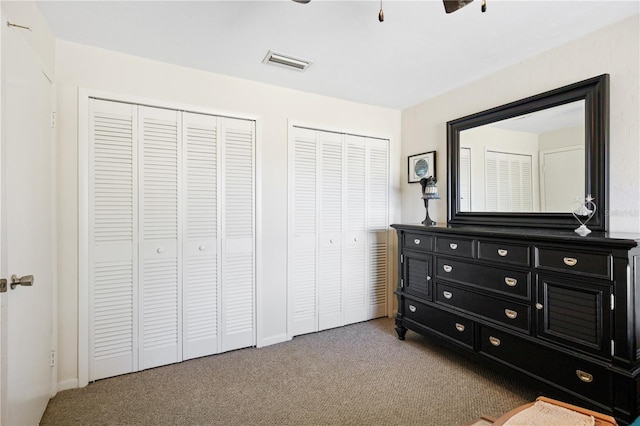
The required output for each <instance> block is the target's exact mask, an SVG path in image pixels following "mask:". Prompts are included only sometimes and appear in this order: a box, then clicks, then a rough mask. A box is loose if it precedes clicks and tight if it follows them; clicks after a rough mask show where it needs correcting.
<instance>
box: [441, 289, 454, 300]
mask: <svg viewBox="0 0 640 426" xmlns="http://www.w3.org/2000/svg"><path fill="white" fill-rule="evenodd" d="M442 295H443V296H444V298H445V299H451V298H452V297H453V293H451V292H450V291H443V292H442Z"/></svg>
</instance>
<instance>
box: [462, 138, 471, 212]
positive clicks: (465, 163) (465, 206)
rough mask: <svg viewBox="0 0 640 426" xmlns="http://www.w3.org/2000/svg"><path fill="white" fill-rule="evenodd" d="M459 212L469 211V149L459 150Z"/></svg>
mask: <svg viewBox="0 0 640 426" xmlns="http://www.w3.org/2000/svg"><path fill="white" fill-rule="evenodd" d="M460 211H462V212H468V211H471V148H460Z"/></svg>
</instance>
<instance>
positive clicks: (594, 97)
mask: <svg viewBox="0 0 640 426" xmlns="http://www.w3.org/2000/svg"><path fill="white" fill-rule="evenodd" d="M579 100H584V101H585V191H584V192H585V196H586V195H587V194H591V196H592V197H593V198H595V201H594V202H595V203H596V205H597V209H596V213H595V215H594V216H593V217H592V218H591V220H589V222H588V223H587V226H588V227H589V229H591V230H593V231H607V230H608V229H609V216H608V211H609V74H603V75H601V76H598V77H593V78H590V79H588V80H584V81H581V82H578V83H574V84H571V85H568V86H565V87H561V88H558V89H555V90H551V91H548V92H545V93H541V94H539V95H535V96H531V97H528V98H525V99H522V100H519V101H515V102H511V103H509V104H506V105H502V106H499V107H496V108H492V109H488V110H486V111H482V112H479V113H476V114H472V115H468V116H466V117H462V118H458V119H456V120H452V121H449V122H448V123H447V172H448V177H449V179H448V183H447V198H448V200H449V202H448V206H447V220H448V223H449V225H501V226H515V227H538V228H562V229H575V228H577V227H578V225H580V224H579V223H578V221H577V220H576V219H575V218H574V217H573V215H572V214H571V213H536V212H531V213H501V212H461V211H460V200H459V193H460V182H459V174H458V172H459V164H460V132H461V131H463V130H466V129H471V128H473V127H478V126H482V125H485V124H489V123H493V122H496V121H500V120H505V119H507V118H512V117H516V116H520V115H523V114H529V113H532V112H535V111H540V110H543V109H547V108H552V107H555V106H559V105H563V104H567V103H570V102H574V101H579ZM570 205H571V200H567V208H569V207H570Z"/></svg>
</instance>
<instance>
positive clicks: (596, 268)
mask: <svg viewBox="0 0 640 426" xmlns="http://www.w3.org/2000/svg"><path fill="white" fill-rule="evenodd" d="M611 263H612V256H611V254H609V253H590V252H582V251H577V250H560V249H548V248H537V249H536V267H537V268H539V269H547V270H550V271H563V272H571V273H575V274H581V275H589V276H594V277H599V278H606V279H611Z"/></svg>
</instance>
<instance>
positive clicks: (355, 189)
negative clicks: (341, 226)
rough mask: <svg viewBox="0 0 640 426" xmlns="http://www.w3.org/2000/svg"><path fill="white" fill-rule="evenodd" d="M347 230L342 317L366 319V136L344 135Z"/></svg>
mask: <svg viewBox="0 0 640 426" xmlns="http://www.w3.org/2000/svg"><path fill="white" fill-rule="evenodd" d="M344 137H345V147H346V159H347V161H346V192H347V201H346V205H345V211H346V217H347V220H346V231H345V237H346V238H345V258H344V261H345V281H344V286H343V291H344V300H345V302H344V317H345V318H344V319H345V323H346V324H350V323H354V322H359V321H364V320H366V319H367V301H366V291H367V290H366V289H367V164H366V146H365V138H363V137H361V136H353V135H345V136H344Z"/></svg>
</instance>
